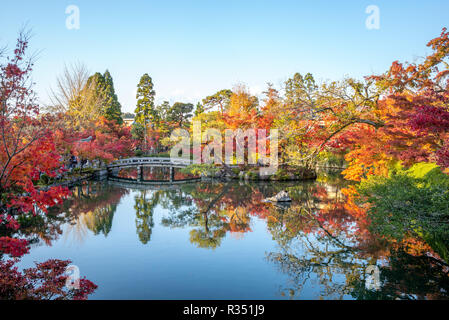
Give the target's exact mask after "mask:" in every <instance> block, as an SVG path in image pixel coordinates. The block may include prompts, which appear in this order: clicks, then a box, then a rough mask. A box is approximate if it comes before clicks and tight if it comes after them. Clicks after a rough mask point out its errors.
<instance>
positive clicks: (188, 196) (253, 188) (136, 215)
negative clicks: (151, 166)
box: [21, 174, 449, 299]
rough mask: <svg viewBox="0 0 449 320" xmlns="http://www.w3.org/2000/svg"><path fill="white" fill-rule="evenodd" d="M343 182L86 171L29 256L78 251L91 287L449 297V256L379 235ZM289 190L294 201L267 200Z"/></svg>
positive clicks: (166, 293)
mask: <svg viewBox="0 0 449 320" xmlns="http://www.w3.org/2000/svg"><path fill="white" fill-rule="evenodd" d="M344 187H345V183H344V182H343V181H342V180H341V179H339V177H338V174H336V175H331V176H327V177H326V178H320V179H318V181H314V182H299V183H298V182H296V183H273V182H270V183H261V182H258V183H251V182H238V181H233V182H196V183H188V184H182V185H177V186H173V187H165V188H161V189H159V188H155V187H149V186H148V187H138V186H136V185H127V184H122V183H117V182H88V183H85V184H83V185H80V186H79V187H76V188H74V189H73V190H72V192H73V196H72V198H71V199H69V200H68V201H66V203H65V204H64V206H60V207H57V208H53V210H52V214H51V215H50V216H49V217H48V218H47V220H48V221H46V223H45V226H42V230H40V229H39V230H35V237H34V244H33V245H32V247H31V250H30V254H28V255H25V256H24V257H23V259H22V261H21V267H30V266H32V265H33V261H44V260H47V259H51V258H56V259H70V260H71V261H72V262H73V264H75V265H77V266H78V267H79V269H80V273H81V275H82V276H85V277H86V278H88V279H89V280H91V281H93V282H94V283H95V284H97V285H98V289H97V290H96V291H95V293H94V294H92V295H91V296H90V297H89V298H90V299H379V298H382V299H397V298H402V299H404V298H405V299H420V298H424V299H432V298H440V299H441V298H444V299H445V298H447V297H448V290H449V282H448V279H449V277H448V273H447V272H448V269H447V266H445V265H444V263H443V264H440V263H436V262H435V261H436V260H438V259H435V258H434V256H435V255H434V253H433V252H432V250H431V249H425V248H424V250H428V251H429V252H427V253H425V254H424V253H422V251H421V252H419V253H416V252H413V250H410V246H407V247H406V249H403V248H402V246H398V245H392V244H391V243H390V242H387V241H385V240H379V238H378V237H375V236H373V235H371V234H370V232H369V231H368V229H367V225H366V221H364V220H363V219H360V218H359V217H358V215H357V211H356V210H355V211H354V210H353V209H351V208H350V207H349V206H348V204H347V203H346V202H345V197H344V195H343V194H342V188H344ZM281 190H287V191H288V192H289V194H290V195H291V197H292V199H293V201H292V203H291V204H290V205H284V206H276V205H273V204H270V203H265V202H264V201H263V199H265V198H267V197H271V196H273V195H275V194H277V193H278V192H279V191H281ZM410 241H411V242H413V239H412V240H410ZM416 246H419V245H416ZM412 249H413V248H412ZM432 254H433V255H434V256H432ZM432 259H434V260H435V261H434V260H432ZM367 268H368V269H367ZM367 271H368V272H367ZM367 281H368V283H367Z"/></svg>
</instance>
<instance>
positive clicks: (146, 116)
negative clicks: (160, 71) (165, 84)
mask: <svg viewBox="0 0 449 320" xmlns="http://www.w3.org/2000/svg"><path fill="white" fill-rule="evenodd" d="M155 95H156V92H155V91H154V89H153V81H152V80H151V77H150V76H149V75H148V74H147V73H145V74H144V75H143V76H142V77H141V78H140V82H139V84H138V85H137V95H136V99H137V106H136V110H135V111H134V113H135V114H136V117H135V121H136V122H137V123H140V124H141V125H143V126H145V127H146V125H147V124H149V123H152V124H153V126H154V124H155V123H156V122H157V113H156V110H155V108H154V96H155Z"/></svg>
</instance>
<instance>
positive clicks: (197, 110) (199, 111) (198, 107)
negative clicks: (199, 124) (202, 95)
mask: <svg viewBox="0 0 449 320" xmlns="http://www.w3.org/2000/svg"><path fill="white" fill-rule="evenodd" d="M204 111H205V110H204V106H203V105H202V104H201V103H200V102H198V103H197V104H196V107H195V112H194V115H195V117H197V116H199V115H200V114H202V113H204Z"/></svg>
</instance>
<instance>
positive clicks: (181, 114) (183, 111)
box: [168, 102, 193, 127]
mask: <svg viewBox="0 0 449 320" xmlns="http://www.w3.org/2000/svg"><path fill="white" fill-rule="evenodd" d="M192 111H193V104H191V103H182V102H175V104H173V106H172V107H171V108H170V110H169V114H168V120H169V121H170V122H174V123H177V124H179V127H184V126H185V125H186V122H187V121H188V120H189V119H190V118H191V117H192Z"/></svg>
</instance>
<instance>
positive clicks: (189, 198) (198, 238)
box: [162, 182, 280, 248]
mask: <svg viewBox="0 0 449 320" xmlns="http://www.w3.org/2000/svg"><path fill="white" fill-rule="evenodd" d="M181 190H182V192H181V193H180V195H183V196H182V197H183V198H182V199H183V204H184V205H185V207H184V208H181V206H179V205H178V206H176V205H173V204H172V205H171V209H172V210H170V216H169V217H165V218H164V219H163V220H162V223H163V225H165V226H169V227H172V228H173V227H191V228H192V230H191V231H190V241H191V242H192V243H194V244H196V245H197V246H198V247H200V248H216V247H218V246H219V245H220V244H221V241H222V239H223V238H224V237H225V236H226V234H227V233H232V234H237V235H242V234H244V233H246V232H249V231H251V227H250V225H251V217H252V216H255V217H260V218H265V214H266V213H267V212H268V211H267V207H266V205H265V204H263V203H262V199H264V198H265V197H267V196H272V195H273V193H275V192H277V191H280V187H277V188H276V187H273V186H271V185H270V184H266V185H263V184H243V183H242V184H240V183H236V182H228V183H221V182H215V183H196V184H188V185H183V186H182V189H181ZM174 200H177V198H175V199H174ZM178 201H179V199H178Z"/></svg>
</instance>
